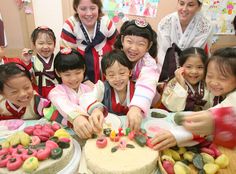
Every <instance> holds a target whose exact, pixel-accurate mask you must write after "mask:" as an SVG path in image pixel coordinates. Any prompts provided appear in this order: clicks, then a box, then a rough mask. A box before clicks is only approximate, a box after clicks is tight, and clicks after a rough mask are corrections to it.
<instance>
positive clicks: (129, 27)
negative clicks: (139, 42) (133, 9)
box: [114, 20, 157, 58]
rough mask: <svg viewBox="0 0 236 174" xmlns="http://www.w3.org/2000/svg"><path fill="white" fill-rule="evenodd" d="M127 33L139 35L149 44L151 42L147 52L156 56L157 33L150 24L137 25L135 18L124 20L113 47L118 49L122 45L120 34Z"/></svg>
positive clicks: (124, 34)
mask: <svg viewBox="0 0 236 174" xmlns="http://www.w3.org/2000/svg"><path fill="white" fill-rule="evenodd" d="M127 35H133V36H141V37H144V38H146V39H147V40H148V41H149V46H150V44H151V43H152V45H151V47H150V49H149V54H150V55H151V56H152V57H153V58H156V56H157V34H156V32H155V31H154V30H153V29H152V27H151V25H150V24H147V26H145V27H139V26H138V25H137V24H136V22H135V20H131V21H126V22H124V23H123V25H122V26H121V28H120V34H119V35H118V36H117V39H116V42H115V44H114V47H115V48H118V49H122V48H123V45H122V41H121V38H122V36H123V37H124V36H127Z"/></svg>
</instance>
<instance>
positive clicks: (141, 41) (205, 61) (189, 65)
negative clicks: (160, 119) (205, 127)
mask: <svg viewBox="0 0 236 174" xmlns="http://www.w3.org/2000/svg"><path fill="white" fill-rule="evenodd" d="M31 39H32V43H33V46H34V50H35V52H36V55H35V56H33V57H32V58H31V59H29V58H28V56H31V55H30V52H29V53H28V52H24V54H22V57H23V58H24V59H17V61H16V60H13V59H11V60H10V61H9V60H8V59H7V58H5V57H4V56H2V55H1V54H0V57H1V58H0V62H3V65H0V94H1V96H0V119H1V120H2V119H13V118H21V119H38V118H40V117H46V118H47V119H49V120H55V121H58V122H60V123H62V124H64V125H69V126H72V127H73V129H74V131H75V132H76V133H77V134H78V135H79V136H80V137H81V138H90V137H91V136H92V134H93V133H99V132H100V131H101V129H102V123H103V119H104V116H106V114H107V112H111V113H115V114H117V115H127V120H128V125H129V127H130V128H131V129H132V130H135V131H137V130H139V128H140V125H141V121H142V119H143V118H144V117H145V116H147V113H148V110H149V109H150V108H151V107H152V106H155V105H156V103H157V102H158V100H161V102H162V104H163V106H164V107H165V108H166V109H167V110H169V111H172V112H178V111H199V110H206V109H210V108H212V107H218V108H219V107H227V106H229V107H235V106H234V105H235V101H236V91H235V89H236V49H235V48H224V49H221V50H218V51H216V52H215V53H214V54H213V55H212V56H211V57H210V58H208V56H207V55H206V53H205V52H204V50H203V49H201V48H195V47H191V48H188V49H186V50H183V51H182V53H181V55H180V57H179V66H180V67H179V68H178V69H177V70H176V71H175V77H174V78H173V79H171V80H170V81H168V82H167V83H166V85H165V87H164V91H163V93H162V95H161V99H160V94H159V93H158V92H157V90H156V89H157V86H158V79H159V75H160V73H161V70H159V69H158V68H157V62H156V60H155V58H156V56H157V36H156V33H155V31H154V30H153V29H152V27H151V26H150V24H148V23H141V22H140V21H136V20H131V21H126V22H124V24H123V25H122V27H121V29H120V33H119V35H118V37H117V40H116V42H115V44H114V50H112V51H111V52H109V53H107V54H105V55H104V56H103V58H102V60H101V67H102V72H103V75H104V77H105V79H106V80H105V81H101V80H99V81H98V82H97V83H96V84H94V86H93V87H92V86H88V85H86V84H83V81H84V77H85V73H86V60H85V59H84V57H83V56H82V55H81V54H80V53H79V52H78V51H77V50H74V49H71V48H64V49H62V50H60V51H59V52H58V53H57V55H56V56H54V54H53V52H54V49H55V44H56V38H55V35H54V33H53V31H52V30H51V29H50V28H48V27H38V28H36V29H35V30H34V31H33V33H32V35H31ZM159 44H161V43H159ZM23 51H25V50H23ZM27 51H29V50H27ZM0 53H1V52H0ZM25 53H27V54H25ZM12 61H13V62H16V63H9V62H12ZM157 61H158V58H157ZM26 65H28V66H27V68H26ZM29 70H30V71H31V72H30V71H29ZM31 84H33V86H32V85H31ZM152 143H153V144H154V145H155V146H154V149H157V150H162V149H165V148H168V147H170V146H174V145H176V140H175V138H174V136H173V135H172V134H171V133H170V132H169V131H168V130H163V131H162V132H161V133H159V134H158V135H156V136H155V137H154V138H153V140H152Z"/></svg>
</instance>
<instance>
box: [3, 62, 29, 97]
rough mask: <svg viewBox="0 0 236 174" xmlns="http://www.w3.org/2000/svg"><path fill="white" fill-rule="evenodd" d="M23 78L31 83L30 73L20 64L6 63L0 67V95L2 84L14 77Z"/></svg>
mask: <svg viewBox="0 0 236 174" xmlns="http://www.w3.org/2000/svg"><path fill="white" fill-rule="evenodd" d="M19 75H20V76H25V77H27V78H28V79H29V80H30V81H31V75H30V72H29V71H28V70H27V69H26V68H25V67H24V66H23V65H21V64H18V63H13V62H12V63H6V64H3V65H0V93H2V92H3V89H4V84H5V83H6V82H7V81H8V80H9V79H11V78H12V77H15V76H19Z"/></svg>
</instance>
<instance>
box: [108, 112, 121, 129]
mask: <svg viewBox="0 0 236 174" xmlns="http://www.w3.org/2000/svg"><path fill="white" fill-rule="evenodd" d="M105 124H107V125H109V124H111V126H112V129H114V130H115V131H118V129H119V128H120V127H122V122H121V120H120V118H119V116H117V115H115V114H112V113H108V115H107V116H106V117H105Z"/></svg>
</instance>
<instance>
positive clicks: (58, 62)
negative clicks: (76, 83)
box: [54, 48, 86, 83]
mask: <svg viewBox="0 0 236 174" xmlns="http://www.w3.org/2000/svg"><path fill="white" fill-rule="evenodd" d="M66 49H67V48H66ZM68 49H69V50H70V51H69V52H68V53H63V52H62V51H59V52H58V53H57V55H56V57H55V60H54V69H55V71H57V72H58V73H60V72H65V71H68V70H74V69H85V70H86V65H85V59H84V57H83V56H82V55H81V54H80V53H79V52H78V51H76V50H74V49H70V48H68ZM56 78H57V80H58V81H59V83H62V81H61V78H60V77H58V76H57V74H56Z"/></svg>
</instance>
